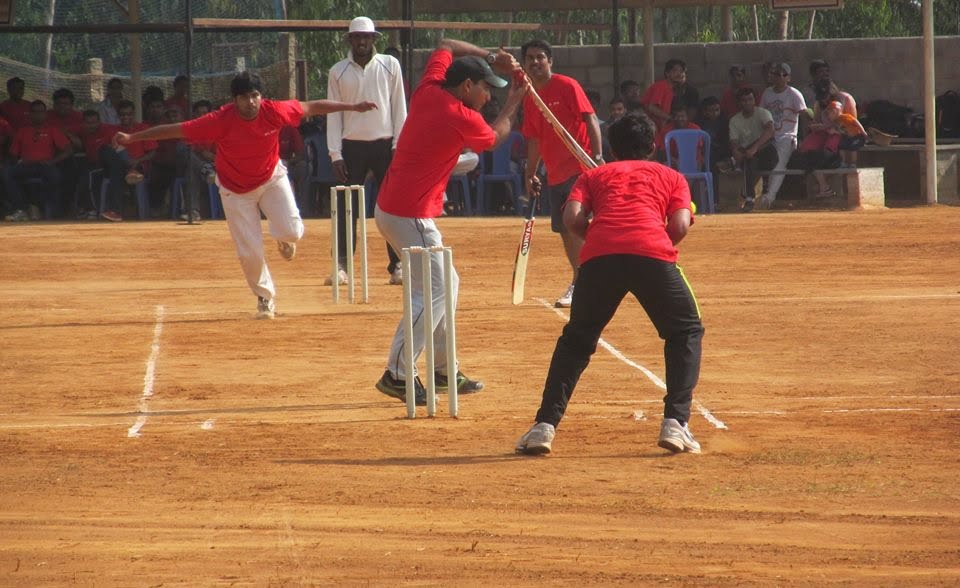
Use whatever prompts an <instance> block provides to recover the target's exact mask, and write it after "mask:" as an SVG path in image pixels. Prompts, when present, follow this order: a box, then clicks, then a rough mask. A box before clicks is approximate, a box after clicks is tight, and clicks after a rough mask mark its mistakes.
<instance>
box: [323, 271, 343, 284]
mask: <svg viewBox="0 0 960 588" xmlns="http://www.w3.org/2000/svg"><path fill="white" fill-rule="evenodd" d="M337 283H338V284H340V285H341V286H344V285H346V283H347V271H346V270H345V269H343V268H340V270H339V271H337ZM323 285H324V286H332V285H333V280H331V279H330V276H327V279H325V280H324V281H323Z"/></svg>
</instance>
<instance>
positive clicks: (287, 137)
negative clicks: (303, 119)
mask: <svg viewBox="0 0 960 588" xmlns="http://www.w3.org/2000/svg"><path fill="white" fill-rule="evenodd" d="M303 153H304V146H303V136H301V135H300V129H298V128H297V127H283V128H282V129H280V159H290V158H291V157H292V156H294V155H298V156H300V157H301V158H302V157H303Z"/></svg>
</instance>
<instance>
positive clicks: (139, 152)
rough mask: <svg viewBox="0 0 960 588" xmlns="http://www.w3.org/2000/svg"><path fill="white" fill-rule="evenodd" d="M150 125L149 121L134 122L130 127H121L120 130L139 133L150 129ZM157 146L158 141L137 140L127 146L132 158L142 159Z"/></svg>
mask: <svg viewBox="0 0 960 588" xmlns="http://www.w3.org/2000/svg"><path fill="white" fill-rule="evenodd" d="M149 128H150V125H148V124H147V123H133V124H132V125H130V127H129V128H126V129H125V128H123V127H120V130H121V131H123V132H124V133H131V134H133V133H137V132H140V131H142V130H144V129H149ZM156 148H157V142H156V141H137V142H135V143H130V144H129V145H126V146H125V149H126V150H127V153H128V154H129V155H130V159H140V158H141V157H143V156H144V155H146V154H147V152H149V151H154V150H155V149H156Z"/></svg>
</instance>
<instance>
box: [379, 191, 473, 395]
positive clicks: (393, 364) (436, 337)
mask: <svg viewBox="0 0 960 588" xmlns="http://www.w3.org/2000/svg"><path fill="white" fill-rule="evenodd" d="M375 217H376V221H377V228H378V229H380V234H382V235H383V237H384V239H386V240H387V243H389V244H390V246H391V247H393V249H394V251H396V252H397V253H401V252H402V251H403V248H404V247H433V246H435V245H443V237H442V236H441V235H440V231H439V230H438V229H437V225H436V223H434V222H433V219H432V218H407V217H402V216H394V215H392V214H390V213H387V212H384V211H382V210H381V209H380V207H379V206H377V208H376V211H375ZM420 255H422V254H416V255H412V256H411V259H410V262H411V265H412V266H413V267H411V268H410V269H411V272H410V290H411V295H412V301H411V308H412V310H413V361H414V363H416V361H417V358H418V357H420V354H421V353H422V352H423V348H424V345H425V338H424V334H423V329H424V324H423V273H422V271H421V267H422V266H421V265H420V264H421V263H422V262H421V260H420V259H419V258H420ZM429 255H430V270H431V271H432V272H433V276H432V279H433V287H432V288H431V291H432V292H433V325H432V327H433V347H434V367H435V368H436V370H437V371H438V372H442V373H446V371H447V330H446V324H445V322H444V314H445V313H446V308H445V300H446V293H445V292H444V288H443V254H442V253H430V254H429ZM451 279H452V280H453V306H454V308H456V306H457V296H458V294H459V292H460V277H459V276H458V275H457V271H456V270H453V276H452V277H451ZM404 339H405V337H404V329H403V318H401V319H400V324H398V325H397V331H396V333H394V335H393V342H392V343H391V344H390V355H389V356H388V358H387V369H388V370H390V374H391V375H393V377H394V378H396V379H398V380H406V379H407V374H409V373H410V372H411V371H412V372H413V373H414V374H416V369H415V368H409V367H408V366H407V365H406V363H405V360H404V355H405V353H404V345H405V341H404ZM428 377H433V376H432V375H428Z"/></svg>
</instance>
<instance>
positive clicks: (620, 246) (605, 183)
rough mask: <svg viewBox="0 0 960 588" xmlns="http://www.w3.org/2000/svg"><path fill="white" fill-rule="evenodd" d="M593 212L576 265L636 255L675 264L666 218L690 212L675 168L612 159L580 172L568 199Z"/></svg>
mask: <svg viewBox="0 0 960 588" xmlns="http://www.w3.org/2000/svg"><path fill="white" fill-rule="evenodd" d="M570 200H573V201H577V202H580V203H581V204H582V205H583V210H584V212H585V213H586V214H590V213H593V221H592V222H591V223H590V226H589V227H588V228H587V238H586V241H585V242H584V244H583V249H581V250H580V263H581V264H582V263H585V262H587V261H588V260H590V259H593V258H594V257H599V256H602V255H615V254H629V255H642V256H643V257H651V258H653V259H659V260H662V261H667V262H671V263H672V262H675V261H677V248H676V247H674V246H673V243H672V242H671V241H670V236H669V235H668V234H667V229H666V220H667V218H668V217H669V216H670V215H671V214H673V213H674V212H676V211H678V210H680V209H681V208H690V187H689V186H688V185H687V180H686V179H685V178H684V177H683V176H682V175H681V174H680V173H678V172H676V171H675V170H672V169H670V168H669V167H667V166H665V165H661V164H659V163H655V162H652V161H638V160H627V161H615V162H613V163H608V164H606V165H601V166H600V167H598V168H595V169H592V170H589V171H586V172H584V173H583V174H582V175H581V176H580V178H579V179H578V180H577V182H576V183H575V184H574V185H573V189H572V190H571V191H570V197H569V199H568V201H570Z"/></svg>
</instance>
